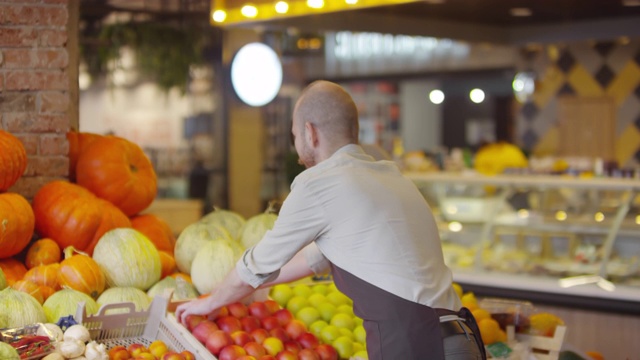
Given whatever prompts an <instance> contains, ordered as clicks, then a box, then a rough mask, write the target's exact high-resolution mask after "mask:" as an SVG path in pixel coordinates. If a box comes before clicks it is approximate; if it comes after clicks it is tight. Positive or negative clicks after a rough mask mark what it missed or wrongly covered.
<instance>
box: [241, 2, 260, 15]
mask: <svg viewBox="0 0 640 360" xmlns="http://www.w3.org/2000/svg"><path fill="white" fill-rule="evenodd" d="M240 13H241V14H242V15H244V16H246V17H248V18H254V17H256V16H258V9H257V8H256V7H255V6H253V5H245V6H243V7H242V9H240Z"/></svg>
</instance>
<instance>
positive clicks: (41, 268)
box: [23, 263, 60, 289]
mask: <svg viewBox="0 0 640 360" xmlns="http://www.w3.org/2000/svg"><path fill="white" fill-rule="evenodd" d="M59 269H60V264H57V263H56V264H50V265H38V266H36V267H34V268H31V269H29V271H27V273H26V274H25V275H24V278H23V279H24V280H27V281H31V282H32V283H34V284H36V285H44V286H50V287H52V288H54V289H60V287H59V284H58V271H59Z"/></svg>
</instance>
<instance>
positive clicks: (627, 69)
mask: <svg viewBox="0 0 640 360" xmlns="http://www.w3.org/2000/svg"><path fill="white" fill-rule="evenodd" d="M639 83H640V67H638V65H637V64H636V63H635V62H634V61H629V62H628V63H627V65H625V66H624V68H623V69H622V70H621V71H620V72H619V73H618V75H617V76H616V78H615V79H613V81H612V82H611V84H609V87H608V88H607V95H609V96H611V97H612V98H613V99H614V100H615V102H616V105H620V104H622V103H623V102H624V101H625V100H626V98H627V96H629V94H631V93H632V92H633V90H634V89H635V88H636V87H637V86H638V84H639Z"/></svg>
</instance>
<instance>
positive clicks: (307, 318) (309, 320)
mask: <svg viewBox="0 0 640 360" xmlns="http://www.w3.org/2000/svg"><path fill="white" fill-rule="evenodd" d="M296 319H298V320H300V321H302V322H303V323H304V324H305V325H307V328H308V327H309V326H311V324H313V323H314V322H315V321H316V320H319V319H320V311H318V309H316V308H314V307H312V306H307V307H303V308H302V309H300V310H298V312H297V313H296Z"/></svg>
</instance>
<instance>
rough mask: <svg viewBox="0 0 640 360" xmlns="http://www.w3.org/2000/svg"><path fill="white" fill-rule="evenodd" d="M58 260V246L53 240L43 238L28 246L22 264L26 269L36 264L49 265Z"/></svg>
mask: <svg viewBox="0 0 640 360" xmlns="http://www.w3.org/2000/svg"><path fill="white" fill-rule="evenodd" d="M59 262H60V246H59V245H58V243H56V242H55V241H53V240H51V239H48V238H45V239H40V240H38V241H36V242H34V243H33V244H31V246H30V247H29V250H28V251H27V256H26V257H25V260H24V264H25V265H27V269H31V268H33V267H36V266H38V265H49V264H55V263H59Z"/></svg>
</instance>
